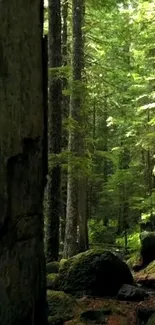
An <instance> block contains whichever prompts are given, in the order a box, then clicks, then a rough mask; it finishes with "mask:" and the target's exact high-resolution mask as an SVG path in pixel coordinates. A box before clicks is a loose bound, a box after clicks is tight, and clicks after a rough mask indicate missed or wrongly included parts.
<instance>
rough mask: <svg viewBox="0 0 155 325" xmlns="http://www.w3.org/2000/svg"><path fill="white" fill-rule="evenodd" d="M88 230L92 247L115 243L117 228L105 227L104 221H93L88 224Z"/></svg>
mask: <svg viewBox="0 0 155 325" xmlns="http://www.w3.org/2000/svg"><path fill="white" fill-rule="evenodd" d="M88 229H89V240H90V244H91V245H95V244H98V245H99V244H102V245H103V244H114V243H115V237H116V227H111V228H107V227H105V226H104V225H103V221H101V220H96V219H91V220H89V223H88Z"/></svg>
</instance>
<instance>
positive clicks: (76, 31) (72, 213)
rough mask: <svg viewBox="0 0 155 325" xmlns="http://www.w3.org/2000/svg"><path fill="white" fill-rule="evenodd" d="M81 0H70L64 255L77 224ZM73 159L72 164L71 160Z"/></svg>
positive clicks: (73, 244) (71, 251)
mask: <svg viewBox="0 0 155 325" xmlns="http://www.w3.org/2000/svg"><path fill="white" fill-rule="evenodd" d="M82 3H83V2H82V0H72V28H73V30H72V39H73V48H72V89H71V97H70V118H71V119H72V120H73V121H74V123H75V127H74V128H71V130H70V131H69V143H68V150H69V153H70V154H71V155H70V157H69V161H68V184H67V215H66V231H65V244H64V256H65V257H71V256H73V255H75V254H76V253H77V223H78V194H79V188H78V179H79V177H78V175H79V169H78V168H76V161H77V159H78V157H79V129H78V127H77V126H78V123H79V121H80V114H81V91H79V87H80V85H81V80H82V68H83V62H82V60H81V59H82V54H83V53H82V45H83V44H82V14H83V12H82V9H83V8H82ZM73 160H74V161H75V163H74V162H73Z"/></svg>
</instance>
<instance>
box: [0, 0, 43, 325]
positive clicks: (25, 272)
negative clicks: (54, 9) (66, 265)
mask: <svg viewBox="0 0 155 325" xmlns="http://www.w3.org/2000/svg"><path fill="white" fill-rule="evenodd" d="M0 21H1V28H0V115H1V116H0V157H1V158H0V160H1V163H0V211H1V212H0V213H1V214H0V216H1V218H0V268H1V271H0V292H1V294H0V324H1V325H21V324H22V325H39V324H43V325H45V324H47V321H46V312H45V298H46V290H45V259H44V247H43V213H42V200H43V187H44V180H45V175H44V172H43V169H44V166H43V137H44V125H43V123H44V109H43V102H44V99H43V78H42V77H43V68H42V63H43V62H42V26H43V6H42V2H41V1H40V0H36V1H30V0H27V1H22V2H21V0H16V1H12V2H10V1H0ZM44 158H45V160H46V157H44Z"/></svg>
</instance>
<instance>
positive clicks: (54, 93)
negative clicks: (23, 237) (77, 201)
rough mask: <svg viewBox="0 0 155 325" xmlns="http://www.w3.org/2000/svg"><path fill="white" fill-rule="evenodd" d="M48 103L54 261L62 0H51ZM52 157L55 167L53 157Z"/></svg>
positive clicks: (53, 253) (52, 256)
mask: <svg viewBox="0 0 155 325" xmlns="http://www.w3.org/2000/svg"><path fill="white" fill-rule="evenodd" d="M48 57H49V104H48V154H49V165H48V174H49V175H48V176H49V181H48V186H47V192H48V194H47V201H48V203H47V229H46V259H47V261H53V260H57V259H58V254H59V218H60V205H61V168H60V164H59V163H56V162H55V159H56V155H58V154H60V152H61V124H62V122H61V101H62V86H61V79H60V76H59V75H60V71H59V68H60V67H61V14H60V0H49V38H48ZM51 157H53V159H54V161H53V164H54V165H53V166H51V164H52V163H50V158H51Z"/></svg>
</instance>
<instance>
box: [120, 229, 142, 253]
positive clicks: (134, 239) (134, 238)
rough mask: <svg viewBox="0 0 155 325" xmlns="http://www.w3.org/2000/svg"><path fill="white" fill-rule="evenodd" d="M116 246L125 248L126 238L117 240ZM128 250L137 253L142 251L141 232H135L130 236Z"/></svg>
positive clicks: (122, 237)
mask: <svg viewBox="0 0 155 325" xmlns="http://www.w3.org/2000/svg"><path fill="white" fill-rule="evenodd" d="M116 244H117V245H120V246H124V236H121V237H118V238H117V239H116ZM128 248H129V250H133V251H137V250H139V249H140V237H139V232H133V233H130V234H128Z"/></svg>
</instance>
